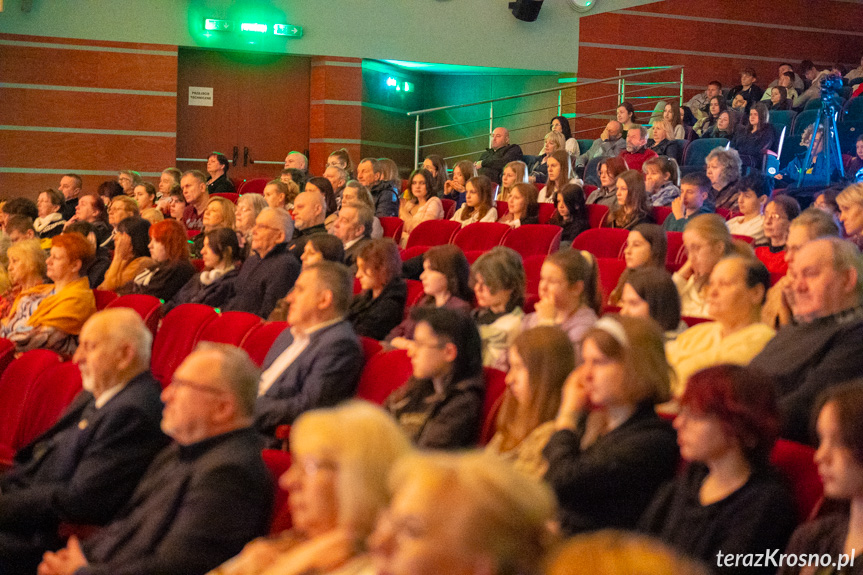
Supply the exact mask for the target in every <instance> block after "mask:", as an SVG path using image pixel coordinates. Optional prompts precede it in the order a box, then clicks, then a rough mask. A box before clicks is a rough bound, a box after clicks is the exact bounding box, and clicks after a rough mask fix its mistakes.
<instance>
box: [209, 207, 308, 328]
mask: <svg viewBox="0 0 863 575" xmlns="http://www.w3.org/2000/svg"><path fill="white" fill-rule="evenodd" d="M293 233H294V223H293V221H292V220H291V216H290V214H288V212H286V211H284V210H274V209H273V208H264V209H263V210H261V213H260V214H258V217H257V219H255V227H253V228H252V253H251V254H250V255H249V257H248V258H247V259H246V261H245V262H244V263H243V267H242V268H240V274H239V275H238V276H237V278H236V279H235V280H234V295H233V297H231V299H229V300H228V302H227V303H226V304H225V305H224V306H223V308H222V309H224V310H226V311H245V312H248V313H253V314H256V315H259V316H261V317H262V318H264V319H267V316H269V315H270V313H271V312H272V311H273V308H275V307H276V303H277V302H278V301H279V300H280V299H282V298H283V297H285V295H286V294H287V293H288V292H289V291H290V289H291V288H292V287H294V282H295V281H296V280H297V276H298V275H300V260H299V259H297V258H296V257H295V256H294V255H293V254H292V253H291V252H290V251H288V240H290V239H291V236H292V235H293Z"/></svg>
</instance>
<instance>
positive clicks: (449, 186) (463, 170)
mask: <svg viewBox="0 0 863 575" xmlns="http://www.w3.org/2000/svg"><path fill="white" fill-rule="evenodd" d="M522 163H523V162H522ZM476 176H477V172H476V166H474V164H473V162H471V161H469V160H462V161H461V162H459V163H457V164H456V165H455V167H454V168H453V169H452V179H451V180H448V181H447V182H446V183H445V184H444V188H443V197H444V198H447V199H450V200H454V201H455V203H456V206H457V207H459V208H460V207H461V206H462V204H463V203H464V199H465V194H466V193H467V190H466V189H465V186H466V185H467V183H468V182H469V181H470V180H471V179H472V178H475V177H476Z"/></svg>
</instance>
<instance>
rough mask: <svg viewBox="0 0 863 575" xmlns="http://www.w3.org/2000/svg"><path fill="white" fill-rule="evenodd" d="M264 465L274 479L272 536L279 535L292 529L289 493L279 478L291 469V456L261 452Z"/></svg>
mask: <svg viewBox="0 0 863 575" xmlns="http://www.w3.org/2000/svg"><path fill="white" fill-rule="evenodd" d="M261 457H263V459H264V464H265V465H266V466H267V469H268V470H269V471H270V475H271V476H272V478H273V487H274V495H275V497H274V499H273V519H272V521H270V535H277V534H279V533H281V532H282V531H287V530H288V529H290V528H291V523H292V522H291V509H290V506H289V505H288V491H287V490H286V489H282V486H281V485H280V483H279V478H281V477H282V475H284V474H285V473H287V471H288V469H289V468H290V467H291V454H290V453H288V452H287V451H281V450H279V449H264V450H262V451H261Z"/></svg>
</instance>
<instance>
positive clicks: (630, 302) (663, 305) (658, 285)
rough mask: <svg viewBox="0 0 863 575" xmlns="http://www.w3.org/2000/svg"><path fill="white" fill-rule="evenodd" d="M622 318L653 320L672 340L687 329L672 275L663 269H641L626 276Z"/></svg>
mask: <svg viewBox="0 0 863 575" xmlns="http://www.w3.org/2000/svg"><path fill="white" fill-rule="evenodd" d="M618 303H619V304H620V315H622V316H628V317H640V318H644V319H648V318H651V319H653V320H655V321H656V323H658V324H659V327H661V328H662V330H663V331H664V332H665V340H666V341H670V340H672V339H674V338H675V337H677V336H678V335H679V334H680V333H681V332H682V331H683V330H685V329H686V324H685V323H683V322H682V321H680V296H679V295H678V294H677V287H676V286H675V285H674V281H673V280H672V279H671V275H670V274H669V273H668V272H667V271H666V270H665V269H662V268H654V267H647V266H644V267H641V268H638V269H635V270H633V271H632V272H631V273H629V274H628V275H627V276H626V283H625V284H624V286H623V291H622V292H621V297H620V301H619V302H618Z"/></svg>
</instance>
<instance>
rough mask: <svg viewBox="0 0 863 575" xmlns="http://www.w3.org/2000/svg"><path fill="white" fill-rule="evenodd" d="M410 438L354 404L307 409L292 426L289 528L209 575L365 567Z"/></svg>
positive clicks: (344, 572)
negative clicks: (390, 484)
mask: <svg viewBox="0 0 863 575" xmlns="http://www.w3.org/2000/svg"><path fill="white" fill-rule="evenodd" d="M409 452H410V442H409V441H408V440H407V437H405V435H404V434H403V433H402V431H401V430H400V429H399V427H398V425H397V424H396V422H395V421H393V419H392V418H390V417H389V416H388V415H387V414H386V412H384V411H383V410H381V409H380V408H378V407H375V406H373V405H371V404H369V403H364V402H359V401H352V402H349V403H346V404H343V405H341V406H338V407H334V408H329V409H318V410H313V411H309V412H307V413H305V414H303V415H302V416H300V417H299V418H298V419H297V420H296V422H295V423H294V425H293V426H292V429H291V458H292V463H291V467H290V468H289V469H288V470H287V471H286V472H285V473H284V474H283V475H282V477H281V478H280V479H279V484H280V485H281V486H282V488H283V489H286V490H287V491H288V501H289V502H290V510H291V521H292V524H293V527H292V528H291V529H290V530H289V531H285V532H283V533H281V534H279V535H276V536H273V537H265V538H260V539H256V540H254V541H252V542H251V543H249V544H248V545H246V547H245V548H244V549H243V551H242V552H241V553H240V554H239V555H237V556H236V557H234V558H233V559H231V560H230V561H227V562H226V563H224V564H222V565H221V566H220V567H217V568H216V569H214V570H213V571H211V572H210V575H257V574H262V575H271V574H277V573H320V574H323V573H329V574H338V575H355V574H360V573H368V572H369V571H370V563H371V559H370V557H369V556H368V554H367V553H366V549H365V541H366V537H367V536H368V535H369V534H370V533H371V532H372V530H373V528H374V522H375V519H376V518H377V516H378V515H379V513H380V512H381V511H383V509H384V507H386V505H387V504H388V502H389V499H390V494H389V492H388V489H387V477H388V475H389V473H390V470H391V469H392V467H393V465H394V464H395V463H396V462H397V461H399V460H400V459H401V458H402V457H404V456H405V455H407V454H408V453H409Z"/></svg>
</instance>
